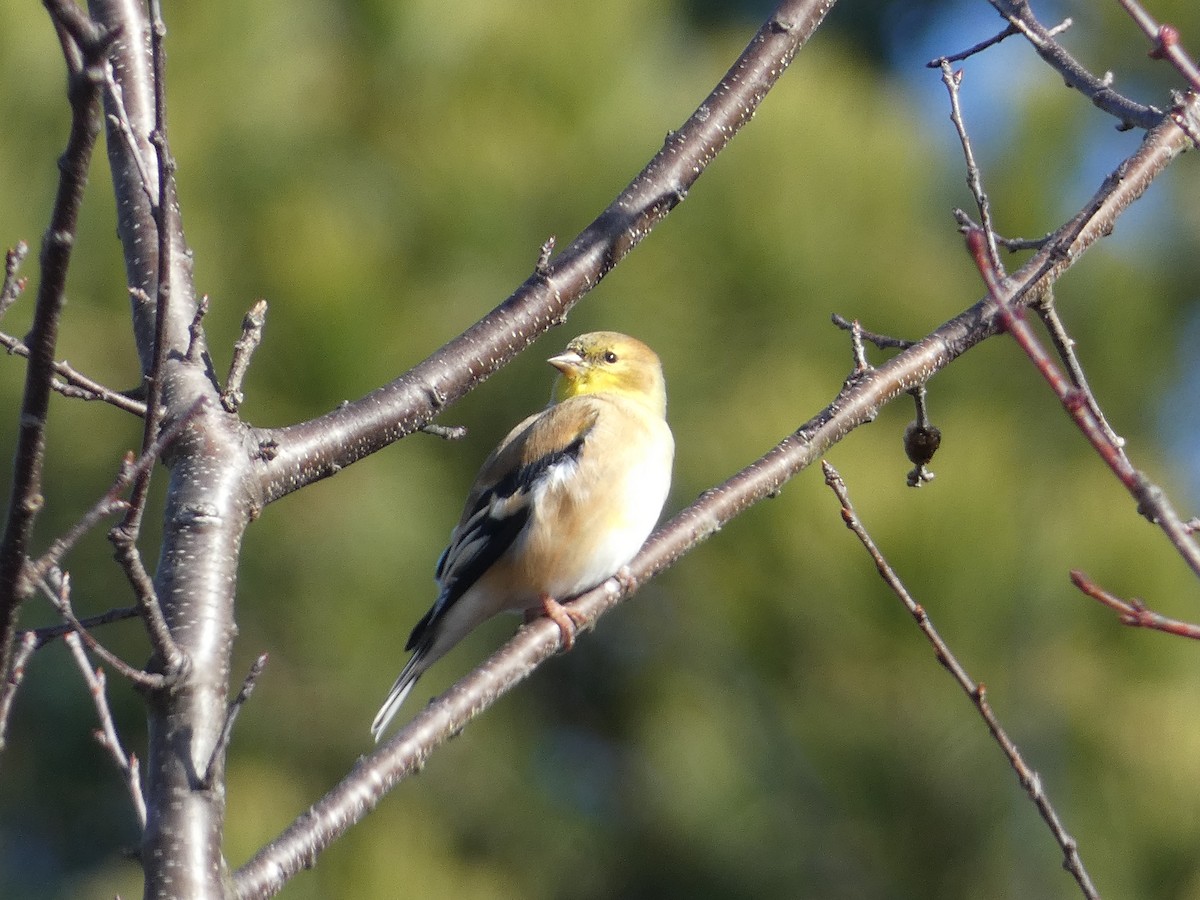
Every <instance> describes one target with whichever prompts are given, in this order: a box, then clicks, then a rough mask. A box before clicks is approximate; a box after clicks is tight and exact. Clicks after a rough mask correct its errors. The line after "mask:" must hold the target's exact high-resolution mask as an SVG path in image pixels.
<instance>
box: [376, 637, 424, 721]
mask: <svg viewBox="0 0 1200 900" xmlns="http://www.w3.org/2000/svg"><path fill="white" fill-rule="evenodd" d="M425 655H426V653H425V648H419V649H418V650H417V652H416V653H414V654H413V655H412V658H411V659H409V661H408V662H407V663H406V664H405V666H404V668H403V669H401V670H400V675H399V676H398V677H397V678H396V683H395V684H393V685H392V689H391V690H390V691H388V695H387V699H386V700H384V701H383V706H381V707H379V712H377V713H376V714H375V721H374V722H372V723H371V734H372V736H373V737H374V738H375V743H379V738H380V736H381V735H382V734H383V730H384V729H385V728H387V727H388V723H390V722H391V721H392V719H393V718H395V716H396V713H398V712H399V711H400V706H401V704H403V703H404V698H405V697H407V696H408V692H409V691H411V690H412V687H413V685H414V684H416V683H417V679H418V678H420V677H421V673H422V672H424V671H425V668H426V667H425V666H423V665H421V663H422V661H423V660H424V658H425Z"/></svg>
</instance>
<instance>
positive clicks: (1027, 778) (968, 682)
mask: <svg viewBox="0 0 1200 900" xmlns="http://www.w3.org/2000/svg"><path fill="white" fill-rule="evenodd" d="M821 468H822V469H823V470H824V473H825V483H826V484H827V485H828V486H829V488H830V489H831V490H832V491H833V493H834V495H835V496H836V497H837V498H838V502H839V503H841V504H842V520H843V521H844V522H845V523H846V527H847V528H849V529H850V530H851V531H852V532H854V535H855V537H857V538H858V539H859V541H860V542H861V543H862V545H863V547H864V548H865V549H866V551H867V553H868V554H869V555H870V557H871V559H872V561H874V563H875V568H876V569H878V570H879V575H880V577H882V578H883V580H884V582H886V583H887V586H888V587H889V588H890V589H891V591H892V593H894V594H895V595H896V596H897V597H898V598H899V599H900V602H901V603H903V604H904V607H905V609H907V610H908V612H909V615H911V616H912V617H913V620H914V621H915V622H916V623H917V627H918V628H920V629H921V633H922V634H924V635H925V639H926V640H927V641H929V645H930V646H931V647H932V648H933V651H934V654H935V655H936V656H937V661H938V662H940V663H941V664H942V666H944V667H945V669H946V671H947V672H949V673H950V675H951V676H952V677H953V678H954V680H955V681H956V682H958V686H959V687H960V688H962V690H963V693H965V694H966V695H967V697H968V699H970V701H971V702H972V703H973V704H974V705H975V709H976V710H977V711H978V712H979V716H980V718H982V719H983V722H984V724H985V725H986V726H987V729H988V731H989V732H991V735H992V739H993V740H995V742H996V743H997V744H998V745H999V747H1000V749H1001V751H1003V753H1004V755H1005V756H1006V757H1007V758H1008V764H1009V765H1010V766H1011V767H1012V770H1013V772H1015V773H1016V776H1017V780H1018V781H1020V783H1021V787H1022V788H1024V789H1025V793H1027V794H1028V795H1029V799H1030V800H1032V801H1033V804H1034V806H1036V807H1037V811H1038V814H1039V815H1041V817H1042V819H1043V820H1044V821H1045V823H1046V825H1047V826H1049V828H1050V833H1051V834H1052V835H1054V840H1055V841H1057V843H1058V846H1059V847H1061V848H1062V852H1063V868H1064V869H1066V870H1067V871H1068V872H1070V873H1071V876H1072V877H1073V878H1074V879H1075V881H1076V883H1077V884H1078V885H1079V889H1080V890H1081V891H1083V895H1084V897H1087V898H1088V900H1099V897H1100V895H1099V894H1098V893H1097V892H1096V887H1095V885H1093V884H1092V879H1091V876H1089V875H1088V873H1087V869H1086V868H1084V865H1083V859H1082V858H1081V857H1080V855H1079V845H1078V843H1077V842H1076V840H1075V838H1073V837H1071V835H1070V834H1068V833H1067V830H1066V828H1064V827H1063V824H1062V820H1061V819H1060V818H1059V816H1058V811H1057V810H1056V809H1055V808H1054V805H1053V804H1052V803H1051V802H1050V799H1049V798H1048V797H1047V796H1046V792H1045V790H1044V789H1043V788H1042V779H1041V776H1040V775H1038V773H1037V772H1035V771H1034V770H1033V769H1031V768H1030V767H1029V764H1028V763H1027V762H1025V758H1024V757H1023V756H1022V754H1021V751H1020V748H1018V747H1017V745H1016V744H1015V743H1014V742H1013V739H1012V738H1010V737H1009V736H1008V732H1006V731H1005V730H1004V727H1003V726H1002V725H1001V724H1000V720H999V719H998V718H997V717H996V713H995V711H994V710H993V709H992V705H991V704H990V703H989V702H988V699H987V691H986V689H985V687H984V685H983V684H982V683H981V682H977V681H975V679H973V678H972V677H971V676H970V674H969V673H968V672H967V670H966V669H965V668H964V667H963V665H962V663H960V662H959V661H958V658H957V657H956V656H955V655H954V653H953V652H952V651H951V650H950V647H949V645H948V644H947V643H946V642H945V640H943V639H942V636H941V634H940V633H939V632H938V630H937V628H935V627H934V624H933V622H932V621H931V620H930V618H929V614H928V613H927V612H926V611H925V609H924V607H922V606H921V604H919V603H917V601H916V600H915V599H913V596H912V594H910V593H909V592H908V588H906V587H905V586H904V582H903V581H901V580H900V576H899V575H897V574H896V570H895V569H893V568H892V566H891V564H890V563H889V562H888V561H887V559H886V557H884V555H883V552H882V551H881V550H880V549H879V547H878V546H877V545H876V544H875V541H874V540H873V539H872V538H871V535H870V534H869V533H868V532H867V529H866V527H865V526H864V525H863V523H862V520H860V519H859V518H858V514H857V513H855V511H854V506H853V505H852V504H851V502H850V492H849V491H848V490H847V488H846V483H845V481H843V480H842V476H841V475H840V474H839V473H838V471H837V470H836V469H835V468H834V467H833V466H831V465H830V464H829V463H828V462H823V463H822V464H821Z"/></svg>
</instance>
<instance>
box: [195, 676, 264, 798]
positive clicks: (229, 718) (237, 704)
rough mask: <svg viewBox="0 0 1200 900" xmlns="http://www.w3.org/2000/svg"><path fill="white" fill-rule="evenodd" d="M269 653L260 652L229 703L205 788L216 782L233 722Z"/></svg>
mask: <svg viewBox="0 0 1200 900" xmlns="http://www.w3.org/2000/svg"><path fill="white" fill-rule="evenodd" d="M267 659H268V654H266V653H262V654H259V657H258V659H256V660H255V661H254V665H252V666H251V667H250V671H249V672H247V673H246V678H245V680H244V681H242V689H241V690H240V691H238V694H237V696H236V697H234V698H233V702H232V703H230V704H229V709H228V711H227V712H226V714H225V724H224V725H223V726H222V728H221V734H220V737H218V738H217V743H216V745H215V746H214V747H213V751H212V755H211V756H209V758H208V765H207V766H206V767H205V769H204V777H203V779H202V780H201V782H200V786H201V787H202V788H204V789H205V790H207V789H209V788H211V787H212V786H213V785H214V784H215V783H216V778H217V766H218V765H219V764H220V761H221V760H223V759H224V758H225V751H226V749H227V748H228V747H229V741H230V739H231V738H232V737H233V723H234V722H235V721H236V720H237V717H238V713H239V712H241V711H242V707H243V706H245V704H246V701H247V700H249V699H250V695H251V694H252V693H254V686H255V685H256V684H258V679H259V677H260V676H261V675H262V673H263V669H265V668H266V667H267Z"/></svg>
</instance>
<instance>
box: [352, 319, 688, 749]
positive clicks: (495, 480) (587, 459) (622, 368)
mask: <svg viewBox="0 0 1200 900" xmlns="http://www.w3.org/2000/svg"><path fill="white" fill-rule="evenodd" d="M547 362H548V363H550V365H551V366H553V367H554V368H555V369H556V370H557V371H558V376H557V378H556V379H555V382H554V387H553V390H552V393H551V398H550V404H549V405H548V406H546V407H545V408H544V409H542V410H541V411H540V412H537V413H534V414H533V415H531V416H529V417H528V418H527V419H525V420H524V421H522V422H521V423H520V424H518V425H517V426H516V427H515V428H513V429H512V431H510V432H509V433H508V436H507V437H505V438H504V440H502V441H501V442H500V444H499V446H497V447H496V449H495V450H493V451H492V453H491V455H489V456H488V458H487V459H486V460H485V461H484V463H483V466H482V467H481V468H480V471H479V474H478V475H477V476H476V478H475V482H474V484H473V485H472V486H471V489H470V491H469V493H468V494H467V500H466V504H465V506H464V508H463V512H462V517H461V518H460V519H459V522H458V524H457V525H456V526H455V527H454V529H453V531H452V532H451V533H450V544H449V546H448V547H447V548H446V549H445V551H444V552H443V553H442V555H441V558H440V559H439V560H438V563H437V568H436V570H435V579H436V582H437V585H438V595H437V599H436V600H435V601H434V603H433V606H432V607H430V609H429V611H428V612H427V613H425V616H424V617H423V618H422V619H421V620H420V621H419V622H417V624H416V627H414V628H413V630H412V634H411V635H410V636H409V638H408V643H407V644H406V645H405V648H404V649H405V650H406V651H412V656H411V657H410V658H409V660H408V662H407V664H406V665H405V666H404V668H403V669H402V670H401V672H400V675H399V677H397V678H396V682H395V684H393V685H392V689H391V691H389V692H388V695H387V699H386V700H385V701H384V702H383V706H381V707H380V709H379V713H378V714H377V715H376V716H375V721H374V722H373V723H372V724H371V734H372V735H373V736H374V738H375V740H376V742H378V741H379V739H380V737H381V736H382V734H383V732H384V730H385V729H386V728H387V726H388V724H389V723H390V722H391V721H392V719H393V717H394V716H395V715H396V713H397V712H398V710H399V709H400V706H401V704H402V703H403V702H404V699H405V697H407V696H408V693H409V691H411V690H412V687H413V685H414V684H415V683H416V681H417V679H418V678H420V677H421V675H423V674H424V673H425V671H426V670H428V669H429V667H430V666H431V665H433V664H434V663H435V662H437V660H439V659H440V658H441V657H442V656H444V655H445V654H446V653H447V652H448V651H449V650H450V649H451V648H452V647H454V646H455V645H456V644H457V643H458V642H459V641H460V640H462V639H463V638H464V637H465V636H466V635H467V634H468V633H469V632H470V631H471V630H473V629H474V628H475V627H476V626H478V625H479V624H481V623H482V622H484V621H486V620H488V619H490V618H492V617H493V616H495V615H497V614H498V613H501V612H504V611H513V612H524V613H525V615H526V620H527V621H528V620H530V619H532V618H535V617H536V616H537V615H540V614H544V615H547V616H549V617H550V618H551V619H553V620H554V622H555V623H556V624H557V625H558V626H559V629H560V631H561V634H562V644H563V647H564V649H570V648H571V646H572V645H573V643H574V637H575V631H576V629H577V627H578V625H579V624H580V622H579V620H578V619H577V618H576V617H575V615H574V614H573V613H572V612H571V611H570V610H569V609H567V608H566V607H564V606H562V605H561V604H560V603H559V602H558V601H559V600H561V599H567V598H570V597H573V596H574V595H576V594H579V593H581V592H583V591H586V590H588V589H590V588H593V587H595V586H596V585H598V584H600V583H601V582H603V581H605V580H606V579H608V578H609V577H611V576H613V575H615V574H617V573H618V572H619V571H621V570H622V569H623V568H624V567H625V566H626V565H627V564H628V563H629V562H630V560H632V559H633V557H634V556H635V555H636V554H637V552H638V550H640V549H641V547H642V544H643V543H645V540H646V538H647V537H648V536H649V535H650V532H651V531H652V530H653V529H654V526H655V524H656V523H657V522H658V518H659V515H660V514H661V513H662V509H663V505H664V504H665V503H666V499H667V493H668V491H669V489H670V485H671V468H672V465H673V462H674V457H675V440H674V438H673V436H672V434H671V429H670V427H669V426H668V424H667V418H666V412H667V392H666V382H665V379H664V377H663V369H662V363H661V362H660V360H659V358H658V356H657V355H656V354H655V352H654V351H653V350H651V349H650V348H649V347H648V346H646V345H645V344H644V343H642V342H641V341H639V340H637V339H636V338H632V337H629V336H628V335H625V334H620V333H618V332H615V331H597V332H592V333H589V334H583V335H580V336H579V337H577V338H575V339H573V340H572V341H570V342H569V343H568V344H567V346H566V349H565V350H563V351H562V352H561V353H559V354H557V355H555V356H552V357H550V358H549V359H548V360H547Z"/></svg>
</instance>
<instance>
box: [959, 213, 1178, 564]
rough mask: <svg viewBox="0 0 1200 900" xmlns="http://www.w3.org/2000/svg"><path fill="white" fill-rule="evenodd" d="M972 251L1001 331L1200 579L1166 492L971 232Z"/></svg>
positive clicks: (979, 237)
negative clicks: (1035, 325)
mask: <svg viewBox="0 0 1200 900" xmlns="http://www.w3.org/2000/svg"><path fill="white" fill-rule="evenodd" d="M966 237H967V247H968V249H969V250H970V253H971V257H972V259H974V261H975V265H976V267H978V269H979V272H980V275H982V276H983V280H984V283H985V284H986V285H987V289H988V292H989V293H990V295H991V297H992V300H993V302H995V303H996V306H997V318H998V320H999V322H1000V325H1001V327H1002V328H1003V329H1004V330H1005V331H1007V332H1008V333H1009V334H1011V335H1012V337H1013V339H1014V340H1016V342H1017V344H1018V345H1019V346H1020V347H1021V349H1022V350H1023V351H1025V354H1026V355H1027V356H1028V357H1029V359H1030V361H1032V362H1033V364H1034V366H1035V367H1036V368H1037V370H1038V371H1039V372H1040V373H1041V374H1042V377H1043V378H1045V379H1046V383H1047V384H1048V385H1050V389H1051V390H1052V391H1054V394H1055V396H1057V397H1058V399H1059V401H1060V402H1061V403H1062V405H1063V408H1064V409H1065V410H1066V411H1067V414H1068V415H1069V416H1070V417H1071V419H1072V420H1073V421H1074V422H1075V424H1076V425H1077V426H1078V428H1079V430H1080V431H1082V432H1083V435H1084V437H1086V438H1087V439H1088V441H1089V442H1090V443H1091V445H1092V447H1094V448H1095V450H1096V452H1097V453H1098V454H1100V458H1101V459H1103V460H1104V462H1105V463H1106V464H1107V465H1108V467H1109V468H1110V469H1111V470H1112V472H1113V474H1114V475H1116V476H1117V478H1118V479H1119V480H1120V482H1121V484H1123V485H1124V486H1125V489H1126V490H1127V491H1129V493H1130V494H1131V495H1132V496H1133V498H1134V499H1135V500H1136V501H1137V504H1138V512H1139V513H1141V514H1142V515H1143V516H1145V517H1146V519H1148V520H1149V521H1150V522H1152V523H1153V524H1155V525H1157V526H1158V527H1159V528H1161V529H1162V530H1163V531H1164V532H1165V533H1166V535H1167V538H1168V539H1169V540H1170V541H1171V544H1172V545H1173V546H1174V547H1175V549H1176V550H1177V551H1178V553H1179V555H1180V556H1182V557H1183V559H1184V561H1185V562H1187V564H1188V566H1190V567H1191V569H1192V571H1193V572H1195V573H1196V575H1197V576H1200V545H1198V544H1197V543H1196V541H1195V540H1193V539H1192V536H1191V533H1190V532H1189V530H1188V528H1187V526H1186V524H1185V523H1184V522H1183V520H1182V519H1181V518H1180V517H1179V514H1178V513H1177V512H1176V511H1175V508H1174V506H1172V504H1171V501H1170V500H1169V499H1168V498H1167V495H1166V494H1165V493H1164V492H1163V490H1162V488H1160V487H1159V486H1158V485H1156V484H1154V483H1153V482H1151V481H1150V480H1149V479H1148V478H1147V477H1146V476H1145V474H1143V473H1142V472H1140V471H1138V470H1137V469H1135V468H1134V467H1133V464H1132V463H1131V462H1130V461H1129V458H1128V457H1127V456H1126V455H1125V451H1124V449H1123V448H1122V447H1120V446H1118V445H1117V444H1114V443H1113V442H1112V441H1111V440H1109V438H1108V434H1107V433H1106V431H1105V429H1104V428H1103V427H1102V425H1101V423H1100V421H1099V420H1098V419H1097V417H1096V414H1095V413H1094V412H1093V411H1092V407H1091V406H1090V405H1089V404H1088V402H1087V400H1086V398H1085V397H1084V394H1083V392H1082V391H1080V390H1079V389H1078V388H1077V387H1075V386H1074V385H1073V384H1072V383H1071V382H1070V380H1069V379H1068V378H1067V377H1066V376H1065V375H1064V374H1063V373H1062V372H1061V371H1060V370H1059V369H1058V367H1057V366H1056V365H1055V364H1054V360H1053V359H1052V358H1051V356H1050V354H1049V353H1047V352H1046V350H1045V348H1043V347H1042V345H1041V342H1040V341H1038V339H1037V336H1036V335H1035V334H1034V333H1033V329H1032V328H1030V327H1029V323H1027V322H1026V321H1025V318H1024V316H1023V315H1022V313H1021V310H1020V309H1019V308H1018V309H1014V308H1013V307H1012V306H1011V305H1010V304H1009V303H1007V302H1006V301H1005V299H1004V298H1005V295H1004V291H1003V287H1002V285H1001V283H1000V280H999V279H998V278H997V277H996V273H995V272H994V271H993V270H992V268H991V266H990V265H989V264H988V255H987V245H986V241H985V240H984V238H983V235H982V234H980V232H979V231H977V230H972V231H969V232H967V235H966Z"/></svg>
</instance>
